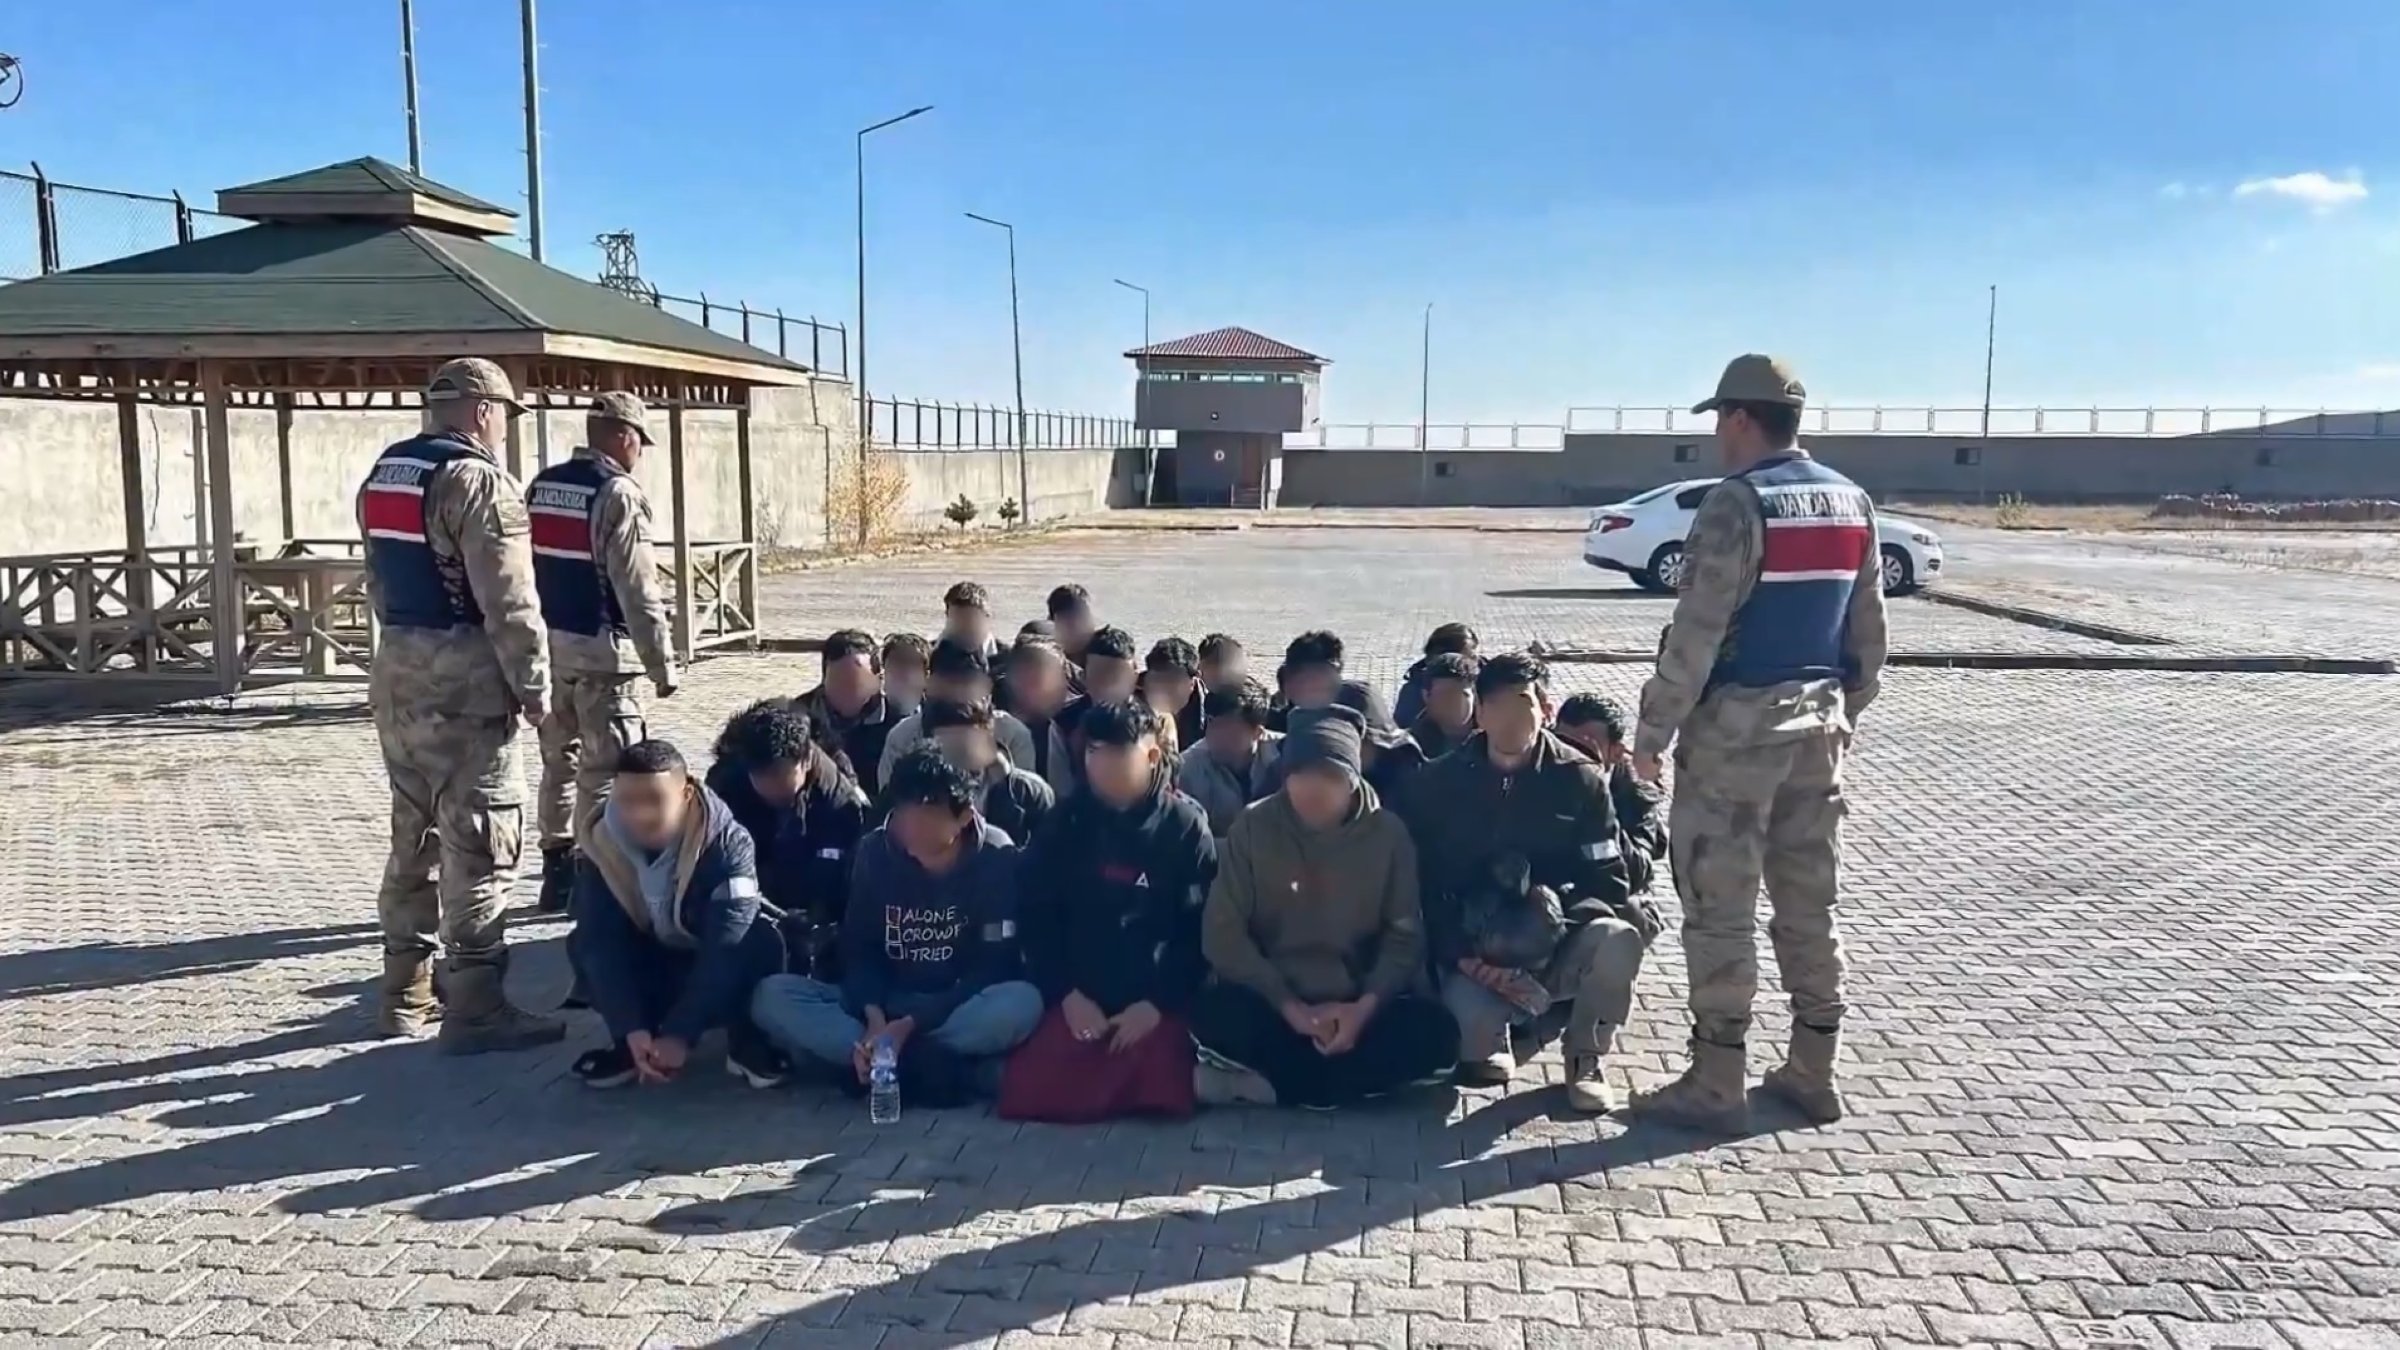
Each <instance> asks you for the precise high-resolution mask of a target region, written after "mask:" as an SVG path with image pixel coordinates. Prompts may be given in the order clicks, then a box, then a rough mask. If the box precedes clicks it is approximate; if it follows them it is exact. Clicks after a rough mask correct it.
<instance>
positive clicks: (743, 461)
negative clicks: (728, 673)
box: [718, 389, 766, 643]
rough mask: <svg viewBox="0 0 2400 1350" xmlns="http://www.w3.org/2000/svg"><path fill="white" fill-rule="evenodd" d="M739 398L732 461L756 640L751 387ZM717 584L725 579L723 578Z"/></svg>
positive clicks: (746, 596)
mask: <svg viewBox="0 0 2400 1350" xmlns="http://www.w3.org/2000/svg"><path fill="white" fill-rule="evenodd" d="M740 398H741V400H742V401H741V402H740V403H738V404H736V405H735V406H734V410H733V461H734V469H735V473H736V477H737V482H738V486H737V488H736V490H737V491H739V492H740V493H741V505H740V507H739V510H738V514H739V515H740V517H741V528H742V544H743V546H744V551H743V554H742V577H741V597H742V615H743V617H744V618H746V619H748V620H749V622H750V633H751V639H750V640H751V641H752V642H753V643H755V642H757V640H758V634H759V633H761V632H763V631H765V629H766V624H765V623H763V622H761V621H760V618H759V613H758V499H757V498H755V497H753V496H751V495H750V481H751V480H750V391H749V390H747V389H745V390H742V391H741V392H740ZM718 584H719V585H723V584H724V583H723V582H722V581H721V580H720V581H719V582H718Z"/></svg>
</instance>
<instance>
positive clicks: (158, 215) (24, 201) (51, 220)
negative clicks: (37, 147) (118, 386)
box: [0, 166, 250, 281]
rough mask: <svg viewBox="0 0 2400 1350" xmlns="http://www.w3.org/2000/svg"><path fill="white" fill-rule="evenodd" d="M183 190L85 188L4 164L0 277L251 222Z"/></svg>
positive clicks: (24, 275) (98, 259)
mask: <svg viewBox="0 0 2400 1350" xmlns="http://www.w3.org/2000/svg"><path fill="white" fill-rule="evenodd" d="M249 223H250V222H248V221H246V220H241V219H239V218H237V217H234V216H221V215H218V214H217V213H216V212H214V211H203V210H200V209H198V208H196V207H193V206H191V205H189V204H187V203H186V202H185V201H184V200H183V198H182V197H180V196H167V197H153V196H150V195H148V194H146V193H140V192H116V191H112V190H110V189H108V188H91V187H79V186H77V185H75V184H73V183H60V182H54V181H52V180H51V179H50V178H48V177H46V176H44V175H43V173H42V171H41V169H40V167H39V166H36V167H35V169H34V171H33V172H32V173H30V174H24V173H16V172H13V171H11V170H7V169H0V281H24V280H26V279H28V278H30V277H38V276H42V275H44V274H46V273H50V272H63V271H66V270H68V269H70V268H76V267H89V266H91V265H92V264H93V263H102V262H107V261H108V260H109V259H111V258H122V257H125V256H126V255H127V254H132V253H147V252H149V251H150V250H152V249H159V248H170V247H172V246H174V245H176V244H183V243H189V242H191V241H192V240H194V239H200V238H205V237H207V236H208V235H212V234H223V233H224V232H225V231H227V230H238V229H240V228H242V227H243V226H245V225H247V224H249Z"/></svg>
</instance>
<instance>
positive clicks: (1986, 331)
mask: <svg viewBox="0 0 2400 1350" xmlns="http://www.w3.org/2000/svg"><path fill="white" fill-rule="evenodd" d="M1999 336H2000V287H1999V285H1998V283H1994V284H1993V286H1992V288H1991V300H1990V303H1989V304H1988V305H1987V306H1986V307H1985V309H1984V313H1983V443H1982V444H1981V445H1979V446H1977V447H1976V449H1975V504H1976V505H1978V506H1980V505H1982V504H1983V488H1984V484H1985V482H1986V481H1988V476H1989V475H1990V473H1991V470H1990V469H1989V468H1988V467H1986V466H1985V461H1987V460H1989V459H1990V458H1991V457H1992V353H1993V351H1994V350H1995V349H1996V348H1997V345H1998V339H1999Z"/></svg>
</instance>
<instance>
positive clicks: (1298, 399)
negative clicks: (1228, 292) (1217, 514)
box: [1125, 328, 1329, 507]
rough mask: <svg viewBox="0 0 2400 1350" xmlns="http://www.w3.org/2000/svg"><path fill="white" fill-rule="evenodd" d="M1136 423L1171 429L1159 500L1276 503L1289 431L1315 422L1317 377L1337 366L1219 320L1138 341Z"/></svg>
mask: <svg viewBox="0 0 2400 1350" xmlns="http://www.w3.org/2000/svg"><path fill="white" fill-rule="evenodd" d="M1125 355H1126V356H1128V357H1130V358H1132V361H1133V368H1134V378H1135V381H1136V384H1135V392H1134V400H1133V409H1134V419H1135V420H1134V425H1136V426H1138V427H1140V428H1141V429H1143V430H1144V431H1172V432H1174V433H1175V444H1174V445H1173V446H1172V447H1169V448H1167V449H1165V450H1163V451H1162V452H1161V453H1160V456H1159V460H1158V464H1157V469H1156V478H1155V480H1154V482H1153V485H1152V491H1151V499H1152V500H1153V501H1156V502H1159V503H1161V504H1178V505H1185V506H1254V507H1269V506H1273V505H1274V504H1275V494H1276V490H1277V489H1278V488H1279V487H1281V486H1282V483H1283V436H1284V433H1285V432H1287V431H1305V430H1307V429H1308V428H1310V427H1313V426H1315V425H1317V418H1318V389H1317V382H1318V377H1319V376H1320V375H1321V374H1322V373H1323V372H1324V369H1325V367H1326V366H1327V365H1328V364H1329V363H1328V362H1327V361H1326V359H1325V358H1324V357H1322V356H1318V355H1315V354H1314V353H1311V352H1304V351H1302V350H1300V349H1299V348H1298V347H1293V346H1288V345H1286V344H1284V343H1281V342H1277V341H1276V340H1275V339H1273V338H1270V337H1263V336H1261V335H1259V334H1257V333H1253V332H1251V331H1250V330H1249V329H1247V328H1219V329H1216V330H1214V331H1213V332H1207V333H1199V334H1195V335H1194V336H1191V337H1187V338H1177V339H1175V340H1174V341H1173V342H1160V343H1155V344H1153V345H1151V346H1148V347H1137V348H1135V349H1134V350H1132V351H1129V352H1127V353H1125Z"/></svg>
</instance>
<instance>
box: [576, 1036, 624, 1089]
mask: <svg viewBox="0 0 2400 1350" xmlns="http://www.w3.org/2000/svg"><path fill="white" fill-rule="evenodd" d="M575 1076H576V1077H577V1078H580V1079H582V1080H583V1085H584V1086H585V1087H589V1088H616V1087H623V1086H625V1085H626V1084H627V1083H630V1082H632V1081H633V1080H634V1077H635V1073H634V1068H633V1052H632V1051H631V1050H628V1049H626V1048H625V1047H624V1046H622V1045H610V1046H604V1047H602V1048H601V1049H598V1050H586V1051H585V1052H583V1053H582V1054H581V1055H578V1056H576V1058H575Z"/></svg>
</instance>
